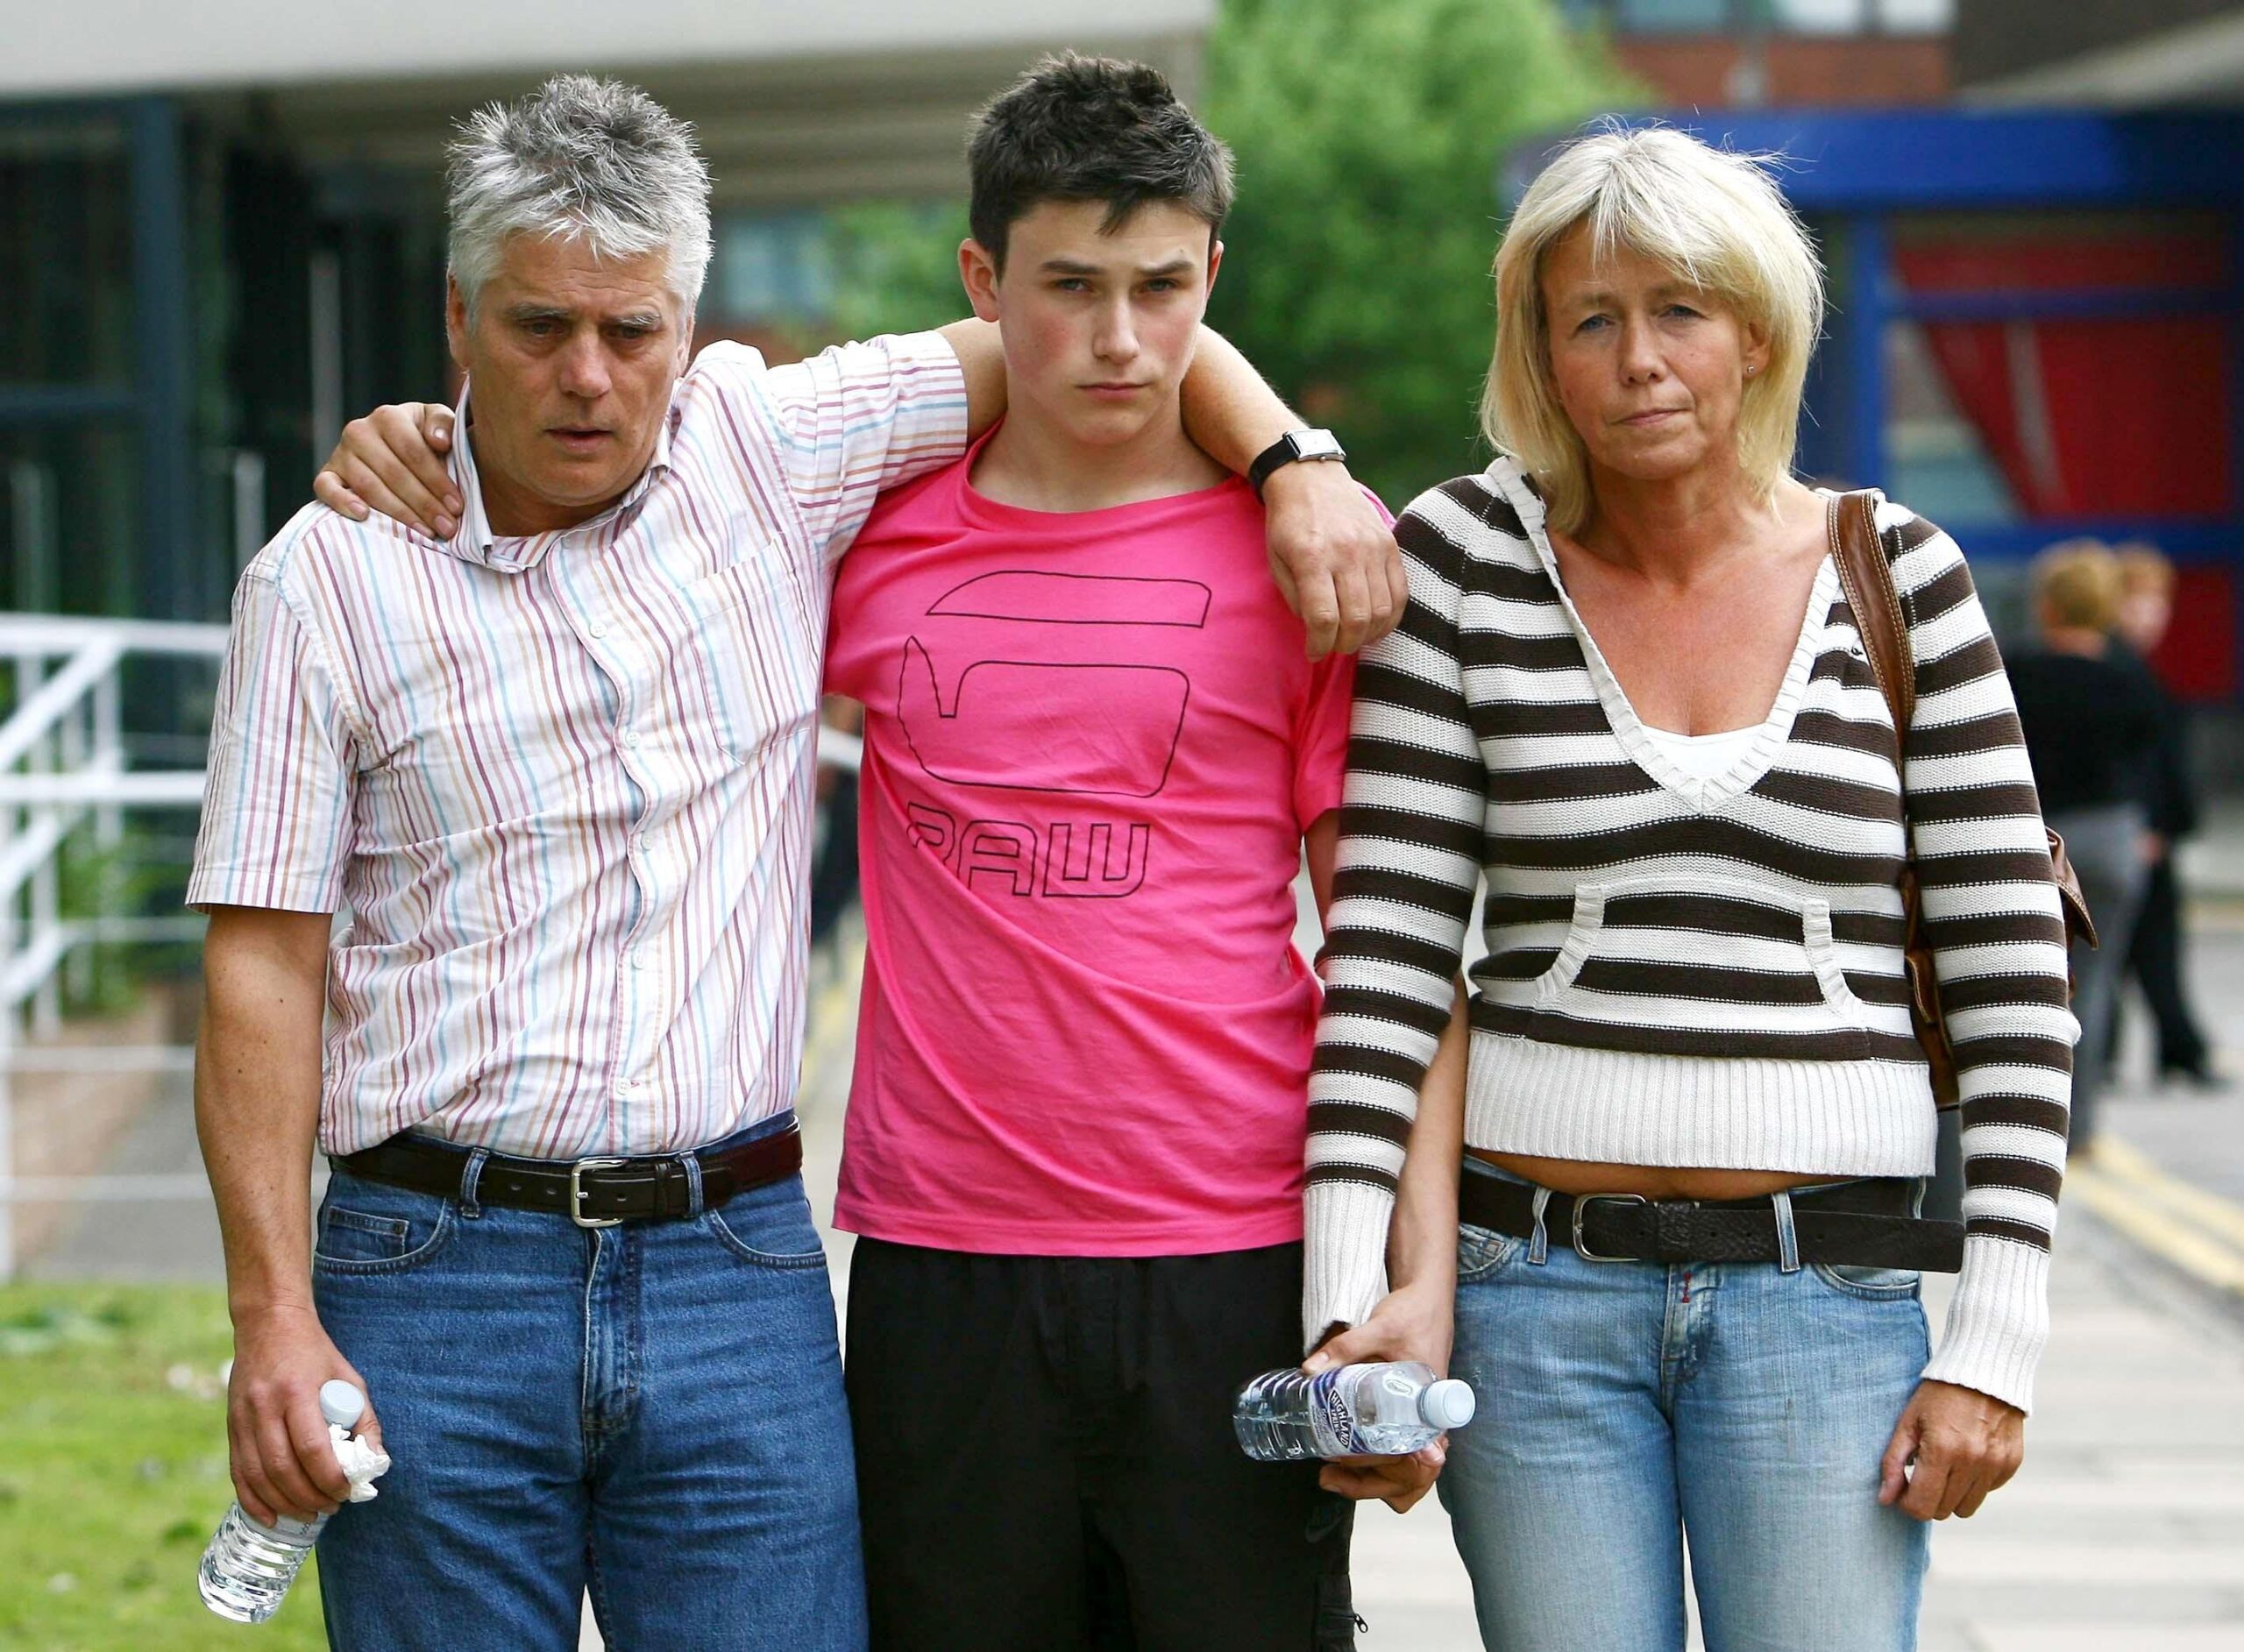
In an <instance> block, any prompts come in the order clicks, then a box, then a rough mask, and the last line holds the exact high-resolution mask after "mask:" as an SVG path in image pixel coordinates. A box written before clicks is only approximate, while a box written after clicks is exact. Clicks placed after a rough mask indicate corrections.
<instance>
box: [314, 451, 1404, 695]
mask: <svg viewBox="0 0 2244 1652" xmlns="http://www.w3.org/2000/svg"><path fill="white" fill-rule="evenodd" d="M345 436H346V437H347V436H348V432H345ZM1262 503H1263V506H1264V508H1265V512H1266V518H1265V520H1266V522H1267V536H1268V543H1269V548H1270V572H1271V575H1272V577H1273V578H1275V579H1276V580H1277V582H1278V589H1279V591H1280V592H1282V593H1283V595H1284V597H1285V599H1286V606H1288V607H1289V608H1291V609H1292V610H1293V611H1294V612H1295V613H1297V614H1299V615H1301V618H1302V623H1303V625H1304V626H1305V627H1308V630H1309V657H1310V659H1312V660H1321V659H1323V658H1324V656H1326V655H1328V654H1331V652H1333V651H1334V650H1335V649H1338V650H1339V652H1341V653H1343V654H1353V653H1354V652H1356V650H1357V649H1360V648H1362V647H1363V646H1364V645H1365V644H1366V643H1367V642H1377V641H1379V639H1380V638H1381V637H1383V636H1385V635H1387V634H1388V632H1389V631H1392V630H1393V629H1394V628H1395V625H1396V624H1397V623H1398V622H1399V621H1400V620H1402V608H1403V605H1404V604H1405V603H1406V602H1408V601H1409V599H1410V585H1409V584H1408V582H1407V581H1406V580H1405V578H1403V573H1402V555H1401V553H1399V552H1398V551H1396V549H1395V535H1394V533H1393V532H1392V530H1390V529H1389V528H1388V525H1387V522H1386V520H1385V519H1384V517H1383V516H1382V515H1381V513H1380V510H1379V507H1377V506H1375V505H1374V504H1373V503H1372V502H1371V500H1370V499H1369V498H1368V497H1367V496H1366V495H1365V493H1364V491H1363V489H1362V488H1361V487H1360V486H1358V485H1357V483H1356V482H1355V480H1354V479H1353V478H1351V477H1350V476H1349V474H1348V472H1347V471H1346V468H1345V467H1343V466H1341V465H1339V464H1335V463H1333V462H1332V461H1331V460H1329V459H1318V460H1306V459H1304V460H1303V461H1301V462H1299V463H1297V464H1286V465H1281V466H1280V467H1279V468H1278V469H1277V470H1276V471H1273V472H1272V473H1271V476H1270V479H1269V480H1268V481H1267V482H1265V483H1264V484H1263V485H1262Z"/></svg>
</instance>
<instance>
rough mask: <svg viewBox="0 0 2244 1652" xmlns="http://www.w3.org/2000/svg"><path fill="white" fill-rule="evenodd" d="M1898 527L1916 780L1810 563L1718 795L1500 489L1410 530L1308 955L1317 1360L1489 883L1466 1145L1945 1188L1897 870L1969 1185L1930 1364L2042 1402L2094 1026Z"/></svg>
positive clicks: (1977, 671) (1459, 500) (1961, 591)
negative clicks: (1934, 1010)
mask: <svg viewBox="0 0 2244 1652" xmlns="http://www.w3.org/2000/svg"><path fill="white" fill-rule="evenodd" d="M1878 528H1879V530H1880V535H1881V538H1882V541H1883V542H1884V545H1885V550H1886V553H1887V555H1888V557H1890V559H1891V561H1892V568H1893V572H1894V577H1895V582H1896V585H1898V587H1899V588H1900V592H1901V594H1902V599H1903V606H1904V608H1905V611H1906V613H1907V618H1908V628H1909V636H1910V642H1911V644H1912V646H1913V648H1914V650H1915V656H1916V660H1917V670H1918V677H1917V687H1918V698H1917V705H1916V713H1915V717H1914V722H1913V725H1912V727H1910V728H1909V730H1908V731H1907V741H1906V747H1907V758H1906V763H1903V762H1901V760H1900V753H1899V752H1898V751H1897V749H1896V740H1895V734H1894V730H1893V726H1892V716H1891V714H1890V713H1889V712H1888V710H1887V707H1886V704H1885V698H1884V697H1883V696H1882V695H1881V694H1880V693H1879V691H1878V685H1877V682H1876V679H1875V678H1874V677H1872V676H1871V670H1870V665H1869V662H1868V659H1867V658H1866V656H1864V652H1863V647H1862V642H1861V639H1860V637H1859V636H1858V635H1857V632H1856V629H1855V624H1854V616H1853V614H1852V613H1851V612H1850V609H1849V607H1848V606H1847V603H1846V599H1845V598H1844V595H1843V592H1842V591H1841V588H1840V585H1839V580H1838V577H1837V572H1836V569H1835V568H1834V567H1833V565H1832V564H1831V563H1830V561H1829V559H1828V558H1827V559H1826V560H1825V562H1824V563H1823V564H1822V566H1821V570H1820V571H1819V572H1818V574H1817V577H1816V581H1815V585H1814V592H1813V594H1812V595H1811V597H1810V599H1809V602H1808V606H1807V612H1806V613H1805V615H1804V616H1803V621H1802V627H1801V631H1800V640H1799V643H1798V645H1797V647H1796V649H1795V651H1794V655H1793V661H1792V663H1791V667H1790V669H1789V670H1788V672H1787V674H1786V678H1785V681H1784V684H1783V686H1782V688H1781V689H1780V690H1779V693H1778V695H1777V698H1776V702H1775V705H1773V706H1772V709H1771V712H1770V713H1769V716H1768V719H1767V720H1766V721H1765V723H1764V724H1763V726H1762V727H1761V729H1760V731H1759V733H1758V736H1757V737H1756V738H1755V739H1754V740H1753V741H1751V742H1750V745H1748V746H1747V748H1745V750H1744V751H1743V754H1742V755H1740V757H1739V758H1738V760H1737V762H1736V764H1735V766H1734V767H1733V768H1732V769H1730V770H1729V772H1728V773H1727V774H1724V775H1721V776H1715V777H1714V778H1712V779H1700V778H1696V777H1694V776H1690V775H1688V774H1687V773H1685V772H1683V771H1682V770H1681V769H1679V768H1678V767H1677V766H1676V765H1675V764H1674V763H1673V762H1671V761H1670V760H1669V759H1668V758H1667V757H1666V755H1665V754H1664V753H1662V752H1661V751H1660V749H1659V748H1658V746H1657V745H1656V744H1655V743H1654V742H1653V741H1651V739H1650V738H1649V737H1648V736H1647V735H1646V734H1645V733H1644V728H1643V726H1642V725H1641V724H1640V723H1639V722H1638V720H1637V716H1636V713H1635V712H1634V711H1633V709H1632V708H1631V707H1630V705H1629V703H1628V700H1627V698H1626V697H1625V696H1624V695H1623V693H1622V691H1621V689H1620V686H1619V684H1618V682H1617V681H1616V678H1615V677H1614V676H1613V673H1612V672H1611V670H1609V669H1608V666H1607V664H1606V663H1605V661H1604V659H1603V658H1602V657H1601V655H1600V654H1599V653H1598V650H1597V647H1596V644H1595V642H1594V641H1593V640H1592V639H1591V638H1590V636H1589V635H1588V633H1587V629H1586V628H1585V627H1583V625H1582V623H1581V620H1580V615H1579V614H1578V613H1576V612H1575V610H1574V608H1573V605H1572V603H1571V602H1570V601H1569V600H1567V599H1566V596H1565V594H1564V592H1563V588H1562V586H1561V583H1560V581H1559V573H1558V567H1557V564H1556V561H1555V559H1554V558H1553V557H1552V552H1551V549H1550V545H1549V542H1548V539H1547V537H1546V535H1545V533H1544V531H1543V507H1542V502H1541V500H1540V499H1539V498H1538V497H1537V494H1536V493H1535V492H1534V490H1533V489H1532V488H1531V487H1530V486H1529V485H1528V483H1527V481H1526V479H1524V478H1523V476H1522V475H1521V473H1520V471H1518V469H1517V467H1516V465H1514V464H1512V463H1511V462H1510V461H1509V460H1508V459H1500V460H1499V461H1498V462H1497V463H1496V464H1494V465H1492V466H1491V467H1490V468H1489V471H1488V473H1487V474H1485V475H1482V476H1476V477H1467V478H1465V479H1460V480H1458V481H1455V482H1452V483H1449V484H1447V485H1446V486H1443V487H1441V488H1438V489H1437V490H1435V491H1433V492H1431V493H1427V494H1425V495H1424V497H1422V498H1421V499H1420V500H1417V503H1415V504H1414V505H1413V506H1412V507H1411V508H1410V511H1409V512H1408V513H1407V514H1405V515H1404V516H1403V518H1402V522H1401V524H1400V525H1399V526H1398V528H1397V532H1396V537H1397V539H1398V540H1399V542H1401V544H1402V549H1403V552H1404V555H1405V557H1406V559H1407V563H1408V567H1409V572H1410V607H1409V611H1408V613H1407V615H1406V617H1405V619H1404V620H1403V622H1402V627H1400V629H1398V630H1397V631H1396V632H1395V635H1393V636H1391V637H1389V638H1388V639H1387V640H1386V641H1385V642H1381V643H1380V644H1377V645H1375V646H1374V648H1373V649H1370V650H1368V651H1367V653H1366V654H1365V656H1364V658H1363V661H1362V663H1361V665H1360V670H1359V672H1358V676H1357V686H1356V695H1357V699H1356V711H1355V719H1354V727H1353V741H1352V742H1351V748H1350V774H1349V782H1348V791H1347V802H1346V806H1345V809H1344V812H1343V813H1342V817H1341V839H1340V850H1339V877H1338V882H1337V886H1336V890H1335V901H1334V905H1333V909H1332V912H1331V923H1330V925H1329V932H1330V936H1331V939H1330V940H1329V942H1328V944H1327V947H1326V950H1325V961H1324V978H1325V986H1326V1001H1325V1010H1324V1021H1323V1025H1322V1027H1321V1029H1320V1032H1319V1035H1318V1052H1317V1074H1316V1076H1315V1077H1314V1079H1313V1080H1312V1081H1311V1089H1310V1101H1311V1109H1310V1131H1311V1138H1310V1170H1309V1178H1310V1189H1309V1195H1308V1222H1309V1244H1310V1258H1309V1289H1308V1294H1307V1300H1306V1301H1305V1303H1304V1311H1303V1319H1304V1322H1305V1327H1306V1329H1307V1330H1308V1332H1309V1334H1310V1336H1316V1335H1317V1334H1318V1333H1319V1332H1321V1331H1322V1330H1323V1329H1324V1327H1325V1326H1327V1325H1329V1324H1331V1322H1334V1321H1336V1320H1337V1321H1343V1322H1356V1321H1359V1320H1360V1319H1361V1318H1362V1317H1363V1316H1364V1315H1366V1314H1367V1312H1368V1311H1369V1309H1370V1308H1371V1306H1372V1304H1373V1302H1374V1301H1375V1300H1376V1298H1377V1296H1378V1294H1379V1291H1380V1289H1381V1277H1382V1257H1383V1249H1384V1243H1385V1235H1386V1229H1387V1222H1388V1213H1389V1210H1390V1209H1391V1205H1392V1201H1393V1197H1394V1188H1395V1177H1396V1173H1397V1172H1398V1171H1399V1169H1400V1167H1401V1164H1402V1152H1403V1144H1404V1142H1405V1140H1406V1138H1407V1136H1408V1133H1409V1128H1410V1120H1411V1118H1412V1117H1413V1115H1414V1111H1415V1109H1416V1105H1417V1088H1418V1085H1419V1083H1420V1081H1422V1079H1423V1077H1424V1072H1425V1068H1426V1065H1427V1063H1428V1061H1429V1060H1431V1056H1432V1053H1433V1049H1434V1046H1435V1043H1436V1040H1437V1039H1438V1035H1439V1033H1440V1031H1441V1028H1442V1026H1443V1025H1444V1023H1445V1021H1446V1019H1447V1015H1448V1009H1449V1002H1450V982H1451V978H1452V975H1453V974H1454V972H1455V971H1456V969H1457V968H1458V965H1459V959H1460V954H1461V951H1462V947H1463V942H1464V939H1465V932H1466V925H1467V923H1468V922H1469V920H1470V917H1471V913H1472V910H1473V904H1474V896H1475V892H1476V887H1477V886H1478V885H1479V884H1480V883H1481V882H1482V881H1483V880H1485V883H1486V897H1487V898H1486V905H1485V908H1484V911H1483V927H1484V935H1485V939H1486V943H1487V947H1488V956H1487V958H1486V959H1485V960H1484V961H1481V962H1480V963H1479V964H1477V965H1476V966H1475V967H1474V970H1473V978H1474V992H1473V1004H1472V1020H1473V1028H1474V1036H1473V1044H1472V1059H1471V1063H1470V1069H1469V1077H1468V1081H1467V1091H1466V1141H1467V1142H1468V1143H1469V1144H1470V1145H1473V1146H1475V1147H1480V1148H1484V1149H1488V1150H1492V1151H1497V1152H1514V1153H1522V1154H1532V1155H1537V1156H1542V1157H1549V1158H1555V1159H1577V1160H1587V1161H1599V1162H1611V1163H1626V1164H1644V1165H1659V1166H1701V1167H1726V1168H1740V1169H1759V1170H1778V1171H1791V1172H1797V1173H1802V1174H1810V1175H1814V1174H1829V1175H1832V1176H1917V1175H1923V1174H1926V1173H1929V1172H1930V1171H1931V1169H1932V1162H1933V1148H1934V1140H1935V1128H1934V1126H1935V1111H1934V1107H1933V1102H1932V1096H1931V1091H1930V1085H1929V1081H1928V1074H1927V1070H1926V1067H1925V1065H1924V1061H1923V1057H1922V1053H1921V1050H1920V1049H1919V1047H1918V1046H1917V1044H1916V1042H1915V1039H1914V1037H1913V1035H1912V1032H1911V1028H1910V1018H1909V1010H1908V989H1907V979H1906V974H1905V969H1904V965H1903V961H1902V941H1903V934H1902V927H1903V925H1902V902H1901V894H1900V877H1901V873H1902V869H1903V867H1904V865H1905V863H1906V861H1907V856H1908V854H1909V853H1910V852H1911V851H1912V850H1914V856H1915V859H1916V864H1917V869H1918V873H1919V876H1920V878H1921V883H1922V887H1923V890H1924V906H1925V913H1926V917H1927V919H1928V930H1929V937H1930V939H1931V940H1932V942H1933V945H1934V947H1935V964H1936V974H1937V975H1938V978H1939V983H1940V992H1941V996H1942V1002H1943V1004H1944V1007H1945V1009H1946V1012H1947V1016H1948V1019H1949V1029H1950V1031H1951V1032H1952V1034H1953V1036H1954V1039H1955V1043H1956V1056H1957V1062H1958V1067H1959V1068H1960V1074H1961V1081H1962V1089H1963V1151H1964V1156H1965V1177H1966V1181H1967V1183H1968V1189H1969V1190H1968V1192H1967V1193H1966V1195H1965V1200H1964V1215H1965V1218H1966V1223H1967V1237H1966V1241H1965V1252H1966V1260H1965V1264H1964V1272H1963V1279H1962V1281H1961V1283H1960V1286H1959V1288H1958V1291H1957V1294H1956V1301H1955V1307H1954V1309H1953V1310H1952V1313H1951V1315H1950V1319H1949V1332H1948V1336H1947V1337H1946V1338H1945V1340H1944V1341H1943V1343H1942V1348H1941V1351H1940V1352H1939V1354H1938V1356H1937V1357H1936V1358H1935V1360H1934V1361H1933V1364H1932V1365H1931V1367H1930V1369H1929V1371H1928V1374H1929V1375H1932V1376H1935V1377H1939V1378H1942V1379H1946V1380H1949V1381H1953V1382H1957V1383H1961V1384H1963V1385H1965V1386H1971V1387H1974V1388H1978V1389H1980V1390H1982V1391H1984V1392H1985V1393H1992V1394H1995V1395H1997V1396H1998V1397H1999V1398H2002V1399H2005V1400H2010V1401H2012V1402H2013V1403H2014V1404H2018V1405H2020V1406H2024V1405H2025V1404H2026V1403H2027V1400H2028V1398H2029V1397H2030V1394H2031V1390H2032V1377H2033V1369H2034V1365H2035V1360H2036V1359H2037V1358H2039V1354H2040V1350H2041V1345H2042V1341H2043V1339H2044V1338H2045V1336H2046V1333H2047V1310H2046V1307H2045V1305H2044V1297H2045V1292H2046V1279H2047V1270H2048V1263H2049V1241H2050V1235H2051V1232H2052V1230H2053V1229H2054V1227H2055V1223H2056V1195H2057V1188H2058V1183H2059V1181H2060V1179H2061V1176H2062V1170H2063V1162H2064V1140H2065V1122H2066V1102H2067V1097H2068V1095H2069V1091H2070V1061H2071V1039H2072V1037H2073V1034H2074V1032H2075V1028H2074V1025H2073V1022H2072V1017H2071V1016H2070V1012H2069V1011H2068V1009H2067V1007H2066V963H2065V949H2064V934H2063V926H2062V923H2061V920H2060V918H2059V916H2058V908H2057V899H2056V886H2055V883H2054V880H2053V877H2052V875H2051V871H2050V867H2049V855H2048V854H2047V851H2046V847H2045V846H2044V843H2043V840H2042V822H2041V818H2040V814H2039V811H2038V808H2037V806H2036V804H2035V793H2034V783H2033V776H2032V774H2031V772H2030V771H2029V769H2028V768H2027V761H2026V755H2025V748H2024V746H2023V743H2022V741H2021V740H2020V733H2019V727H2018V720H2017V714H2016V711H2015V709H2014V707H2013V703H2012V699H2011V694H2010V689H2009V684H2008V681H2007V679H2006V677H2005V676H2004V675H2003V670H2002V662H2001V660H2000V658H1999V656H1998V654H1997V653H1996V649H1995V644H1994V640H1993V638H1992V635H1990V634H1989V631H1988V627H1987V621H1986V618H1985V613H1983V612H1982V610H1981V608H1980V606H1979V602H1978V597H1977V596H1976V594H1975V593H1974V592H1973V590H1972V586H1971V576H1970V574H1969V572H1968V571H1967V570H1966V568H1965V566H1964V563H1963V556H1962V554H1961V552H1959V551H1958V550H1957V549H1956V545H1955V543H1954V542H1953V541H1951V540H1950V539H1949V538H1948V536H1947V535H1944V534H1942V533H1941V532H1940V531H1939V530H1938V529H1937V528H1934V527H1933V526H1932V525H1931V524H1930V523H1928V522H1926V521H1922V520H1921V519H1920V518H1918V517H1916V516H1914V514H1911V513H1910V512H1908V511H1907V510H1906V509H1904V508H1903V507H1900V506H1899V505H1895V504H1892V503H1891V502H1885V503H1881V504H1880V506H1879V507H1878ZM1904 768H1906V772H1907V795H1906V798H1905V796H1904V788H1903V781H1902V775H1901V770H1902V769H1904Z"/></svg>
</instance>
